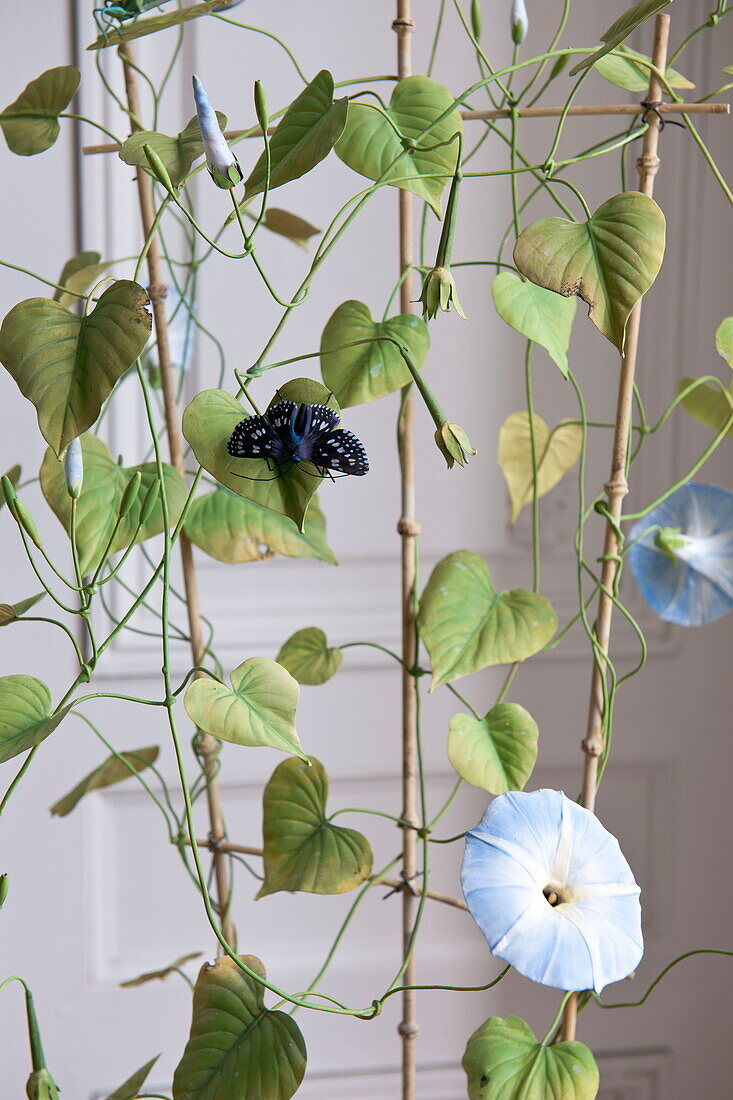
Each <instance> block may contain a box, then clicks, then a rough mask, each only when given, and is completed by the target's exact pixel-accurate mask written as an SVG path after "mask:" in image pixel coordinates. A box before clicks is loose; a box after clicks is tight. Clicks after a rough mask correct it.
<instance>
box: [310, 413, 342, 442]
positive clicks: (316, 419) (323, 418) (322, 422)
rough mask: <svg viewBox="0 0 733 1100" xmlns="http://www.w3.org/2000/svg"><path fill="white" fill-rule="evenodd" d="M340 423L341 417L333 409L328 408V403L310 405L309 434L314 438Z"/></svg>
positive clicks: (330, 430)
mask: <svg viewBox="0 0 733 1100" xmlns="http://www.w3.org/2000/svg"><path fill="white" fill-rule="evenodd" d="M340 423H341V417H340V416H339V414H338V413H337V412H336V410H335V409H331V408H329V406H328V405H311V422H310V429H309V434H310V435H311V436H312V437H313V439H314V440H315V438H316V437H317V436H320V435H322V434H323V433H324V432H332V431H333V430H334V428H338V426H339V424H340Z"/></svg>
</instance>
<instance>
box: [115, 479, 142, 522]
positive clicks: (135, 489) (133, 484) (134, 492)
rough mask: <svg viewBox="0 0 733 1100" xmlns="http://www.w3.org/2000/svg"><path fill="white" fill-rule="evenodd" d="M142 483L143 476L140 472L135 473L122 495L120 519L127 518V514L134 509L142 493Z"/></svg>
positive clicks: (118, 513)
mask: <svg viewBox="0 0 733 1100" xmlns="http://www.w3.org/2000/svg"><path fill="white" fill-rule="evenodd" d="M141 481H142V474H141V473H140V471H139V470H136V471H135V473H134V474H133V475H132V477H131V478H130V480H129V481H128V483H127V485H126V486H125V491H124V493H123V494H122V500H121V501H120V507H119V511H118V512H117V515H118V516H119V517H120V519H124V518H125V516H126V515H127V513H128V512H129V511H130V509H131V508H132V506H133V504H134V503H135V501H136V500H137V497H138V493H139V492H140V482H141Z"/></svg>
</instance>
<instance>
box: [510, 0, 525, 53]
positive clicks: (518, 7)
mask: <svg viewBox="0 0 733 1100" xmlns="http://www.w3.org/2000/svg"><path fill="white" fill-rule="evenodd" d="M528 30H529V16H528V15H527V6H526V4H525V3H524V0H512V42H513V43H514V45H515V46H521V44H522V42H524V40H525V38H526V37H527V31H528Z"/></svg>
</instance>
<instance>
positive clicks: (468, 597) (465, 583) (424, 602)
mask: <svg viewBox="0 0 733 1100" xmlns="http://www.w3.org/2000/svg"><path fill="white" fill-rule="evenodd" d="M418 625H419V627H420V634H421V636H422V639H423V641H424V642H425V645H426V647H427V651H428V653H429V654H430V661H431V664H432V669H433V682H432V684H431V687H430V690H431V691H433V690H434V689H435V688H436V687H438V685H439V684H446V683H449V682H450V681H451V680H457V679H458V677H459V676H467V675H468V674H469V673H471V672H478V670H479V669H481V668H487V667H488V666H489V665H504V664H512V663H513V662H514V661H524V660H526V658H527V657H531V656H532V654H533V653H537V652H538V651H539V650H540V649H542V647H543V646H544V645H546V644H547V642H549V640H550V638H551V637H552V635H553V634H554V633H555V631H556V630H557V615H556V614H555V611H554V609H553V607H552V604H551V603H550V601H549V600H546V599H545V597H544V596H537V595H535V593H534V592H526V591H525V590H524V589H522V588H515V589H513V590H511V591H509V592H497V591H496V589H495V588H494V585H493V583H492V580H491V574H490V573H489V569H488V566H487V565H486V562H485V561H484V560H483V558H480V557H479V556H478V554H474V553H472V552H471V551H470V550H457V551H456V552H455V553H454V554H449V555H448V557H447V558H443V560H442V561H439V562H438V564H437V565H436V566H435V568H434V569H433V572H432V573H431V575H430V580H429V581H428V583H427V585H426V586H425V590H424V592H423V594H422V597H421V599H420V609H419V612H418Z"/></svg>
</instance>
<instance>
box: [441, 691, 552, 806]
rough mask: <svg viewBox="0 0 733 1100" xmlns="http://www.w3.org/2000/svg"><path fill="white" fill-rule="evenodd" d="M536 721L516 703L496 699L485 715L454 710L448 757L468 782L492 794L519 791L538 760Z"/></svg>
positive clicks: (449, 735)
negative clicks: (479, 715) (480, 715)
mask: <svg viewBox="0 0 733 1100" xmlns="http://www.w3.org/2000/svg"><path fill="white" fill-rule="evenodd" d="M538 733H539V731H538V729H537V723H536V722H535V720H534V718H533V717H532V715H531V714H530V713H529V711H526V710H525V709H524V707H520V706H519V705H518V704H517V703H497V705H496V706H495V707H492V708H491V710H490V711H489V713H488V714H487V715H486V717H485V718H474V717H472V715H470V714H456V715H455V717H453V718H451V722H450V733H449V734H448V759H449V760H450V762H451V764H452V765H453V767H454V768H455V770H456V771H457V772H458V774H459V775H460V776H461V778H462V779H465V780H466V782H467V783H471V784H473V786H474V787H481V788H482V790H484V791H489V792H490V793H491V794H504V792H505V791H521V790H522V788H523V787H524V784H525V783H526V782H527V780H528V779H529V777H530V776H531V774H532V771H533V769H534V766H535V762H536V760H537V737H538Z"/></svg>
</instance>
